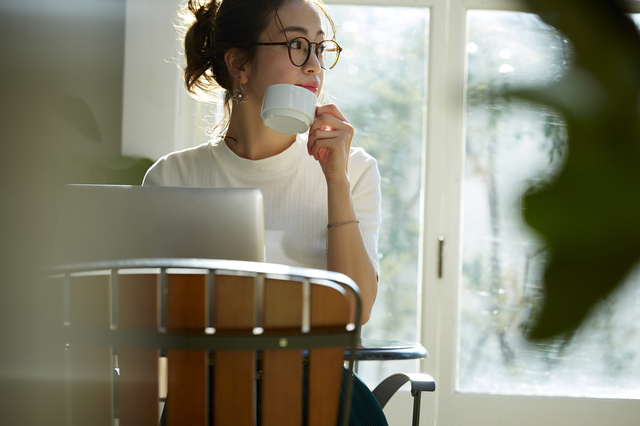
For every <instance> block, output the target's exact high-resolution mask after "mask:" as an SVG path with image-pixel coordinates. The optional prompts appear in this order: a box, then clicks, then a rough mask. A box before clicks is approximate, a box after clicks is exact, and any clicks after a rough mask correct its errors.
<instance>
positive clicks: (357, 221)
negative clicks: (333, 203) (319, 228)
mask: <svg viewBox="0 0 640 426" xmlns="http://www.w3.org/2000/svg"><path fill="white" fill-rule="evenodd" d="M349 223H360V221H359V220H358V219H356V220H348V221H346V222H338V223H330V224H328V225H327V229H329V228H332V227H334V226H342V225H348V224H349Z"/></svg>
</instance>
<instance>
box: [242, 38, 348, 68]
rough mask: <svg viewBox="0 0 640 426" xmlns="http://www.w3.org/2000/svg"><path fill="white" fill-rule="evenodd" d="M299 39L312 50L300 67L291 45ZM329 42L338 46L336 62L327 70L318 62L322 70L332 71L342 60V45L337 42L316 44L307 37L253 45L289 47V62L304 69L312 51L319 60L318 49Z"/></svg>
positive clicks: (309, 50)
mask: <svg viewBox="0 0 640 426" xmlns="http://www.w3.org/2000/svg"><path fill="white" fill-rule="evenodd" d="M298 39H302V40H305V41H306V42H307V43H308V44H309V46H310V48H309V49H308V50H307V57H306V58H305V60H304V62H302V64H300V65H296V63H295V62H293V58H292V57H291V43H293V42H294V41H296V40H298ZM327 41H330V42H332V43H334V44H335V45H336V47H337V48H338V54H337V55H336V61H335V62H334V63H333V65H331V66H330V67H329V68H327V67H325V66H324V65H322V63H321V62H320V61H318V62H319V63H320V67H321V68H322V69H324V70H330V69H331V68H333V67H335V66H336V64H337V63H338V59H340V53H341V52H342V47H340V45H339V44H338V43H337V42H336V41H335V40H322V41H319V42H314V41H310V40H309V39H308V38H306V37H296V38H294V39H291V40H290V41H281V42H271V43H253V45H254V46H287V51H288V52H289V60H290V61H291V63H292V64H293V66H295V67H303V66H304V65H305V64H306V63H307V62H308V61H309V57H310V56H311V50H312V49H313V51H314V52H315V53H316V58H319V56H318V47H320V45H321V44H323V43H324V42H327ZM314 44H315V48H314V47H313V45H314Z"/></svg>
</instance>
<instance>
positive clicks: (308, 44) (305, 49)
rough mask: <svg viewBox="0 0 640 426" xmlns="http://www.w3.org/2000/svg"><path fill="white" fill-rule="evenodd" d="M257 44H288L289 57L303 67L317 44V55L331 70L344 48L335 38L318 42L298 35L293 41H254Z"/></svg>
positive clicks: (324, 67)
mask: <svg viewBox="0 0 640 426" xmlns="http://www.w3.org/2000/svg"><path fill="white" fill-rule="evenodd" d="M254 44H255V45H256V46H287V48H288V49H289V59H290V60H291V63H292V64H293V65H295V66H296V67H301V66H303V65H304V64H306V63H307V61H308V60H309V56H310V55H311V48H312V47H313V46H314V45H315V49H314V50H315V52H316V56H317V57H318V62H320V66H321V67H322V68H323V69H325V70H330V69H331V68H333V67H334V66H335V65H336V64H337V63H338V58H339V57H340V52H342V48H341V47H340V46H338V43H336V42H335V41H333V40H322V41H320V42H318V43H315V42H312V41H309V40H307V39H306V38H305V37H296V38H294V39H293V40H291V41H282V42H279V43H254Z"/></svg>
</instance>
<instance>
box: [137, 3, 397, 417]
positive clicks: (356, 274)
mask: <svg viewBox="0 0 640 426" xmlns="http://www.w3.org/2000/svg"><path fill="white" fill-rule="evenodd" d="M187 11H188V12H189V13H190V14H191V16H192V21H193V22H192V23H191V24H190V26H189V27H188V30H187V32H186V35H185V55H186V66H185V70H184V75H185V82H186V86H187V89H188V91H189V92H190V93H192V94H194V95H198V96H206V95H207V94H210V93H211V92H212V91H214V90H216V89H222V90H223V91H224V106H225V117H224V118H223V120H222V124H221V125H220V126H219V127H218V130H219V133H220V135H219V137H217V138H215V139H214V140H212V141H211V142H209V143H207V144H204V145H201V146H198V147H196V148H192V149H188V150H184V151H180V152H176V153H172V154H169V155H167V156H165V157H163V158H161V159H160V160H159V161H158V162H157V163H156V164H155V165H154V166H152V167H151V168H150V169H149V171H148V172H147V175H146V176H145V179H144V183H143V184H144V185H163V186H200V187H250V188H259V189H261V190H262V192H263V197H264V210H265V245H266V261H267V262H270V263H281V264H287V265H291V266H302V267H309V268H318V269H325V268H326V269H328V270H331V271H336V272H341V273H343V274H345V275H347V276H349V277H350V278H352V279H353V280H354V281H355V282H356V283H357V284H358V286H359V288H360V292H361V297H362V306H363V309H362V322H363V323H365V322H367V321H368V319H369V316H370V315H371V309H372V307H373V303H374V301H375V298H376V293H377V285H378V273H379V264H378V259H377V238H378V228H379V225H380V176H379V173H378V169H377V165H376V162H375V160H374V159H373V158H372V157H371V156H369V155H368V154H366V153H365V152H364V150H362V149H360V148H352V147H351V141H352V138H353V133H354V130H353V127H352V126H351V125H350V124H349V122H348V121H347V119H346V118H345V117H344V115H343V114H342V113H341V112H340V110H339V109H338V108H337V107H336V106H335V105H332V104H327V105H321V106H318V107H317V109H316V119H315V122H314V123H313V124H312V125H311V128H310V129H309V132H308V137H307V136H304V135H294V136H290V135H284V134H280V133H276V132H274V131H272V130H270V129H268V128H267V127H266V126H265V125H264V124H263V122H262V120H261V118H260V110H261V106H262V99H263V95H264V92H265V89H266V88H267V87H269V86H271V85H273V84H282V83H284V84H293V85H297V86H301V87H304V88H306V89H308V90H310V91H312V92H313V93H315V94H316V95H318V94H319V93H321V91H322V87H323V83H324V77H325V70H326V69H329V68H332V67H333V65H335V63H334V59H335V60H336V61H337V56H335V57H329V55H323V54H322V53H321V51H322V48H324V47H327V46H333V43H334V42H333V41H332V40H326V41H325V38H327V35H326V33H325V30H324V29H323V27H322V22H323V18H326V19H327V20H328V22H329V24H330V26H331V28H332V30H333V33H334V34H335V27H334V24H333V22H332V21H331V18H330V17H329V15H328V14H327V12H326V10H325V9H324V7H323V5H322V3H321V1H320V0H224V1H222V2H219V1H216V0H213V1H210V2H205V3H204V4H200V3H199V2H198V1H194V0H191V1H189V4H188V6H187ZM193 17H195V20H194V19H193ZM292 41H294V42H295V43H292ZM309 42H311V43H309ZM306 49H308V50H306ZM334 50H335V49H334ZM338 50H339V49H338ZM306 52H309V53H308V54H306ZM338 53H339V52H338ZM351 424H367V425H375V424H386V420H384V415H383V414H382V411H381V410H380V407H379V405H377V403H376V402H375V399H374V398H373V396H372V395H371V393H370V392H369V390H368V388H367V387H366V385H364V384H363V383H362V382H361V381H359V380H356V385H355V390H354V402H353V404H352V415H351Z"/></svg>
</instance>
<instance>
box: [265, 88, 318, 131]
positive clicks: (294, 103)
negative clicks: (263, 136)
mask: <svg viewBox="0 0 640 426" xmlns="http://www.w3.org/2000/svg"><path fill="white" fill-rule="evenodd" d="M317 102H318V99H317V98H316V95H315V94H314V93H313V92H312V91H310V90H308V89H305V88H303V87H300V86H294V85H292V84H274V85H273V86H269V87H267V89H266V90H265V92H264V98H263V100H262V111H261V112H260V117H261V118H262V121H263V123H264V125H265V126H267V127H268V128H269V129H271V130H273V131H275V132H278V133H284V134H285V135H295V134H298V133H304V132H306V131H307V130H309V126H311V123H313V120H314V118H315V114H316V104H317Z"/></svg>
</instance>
